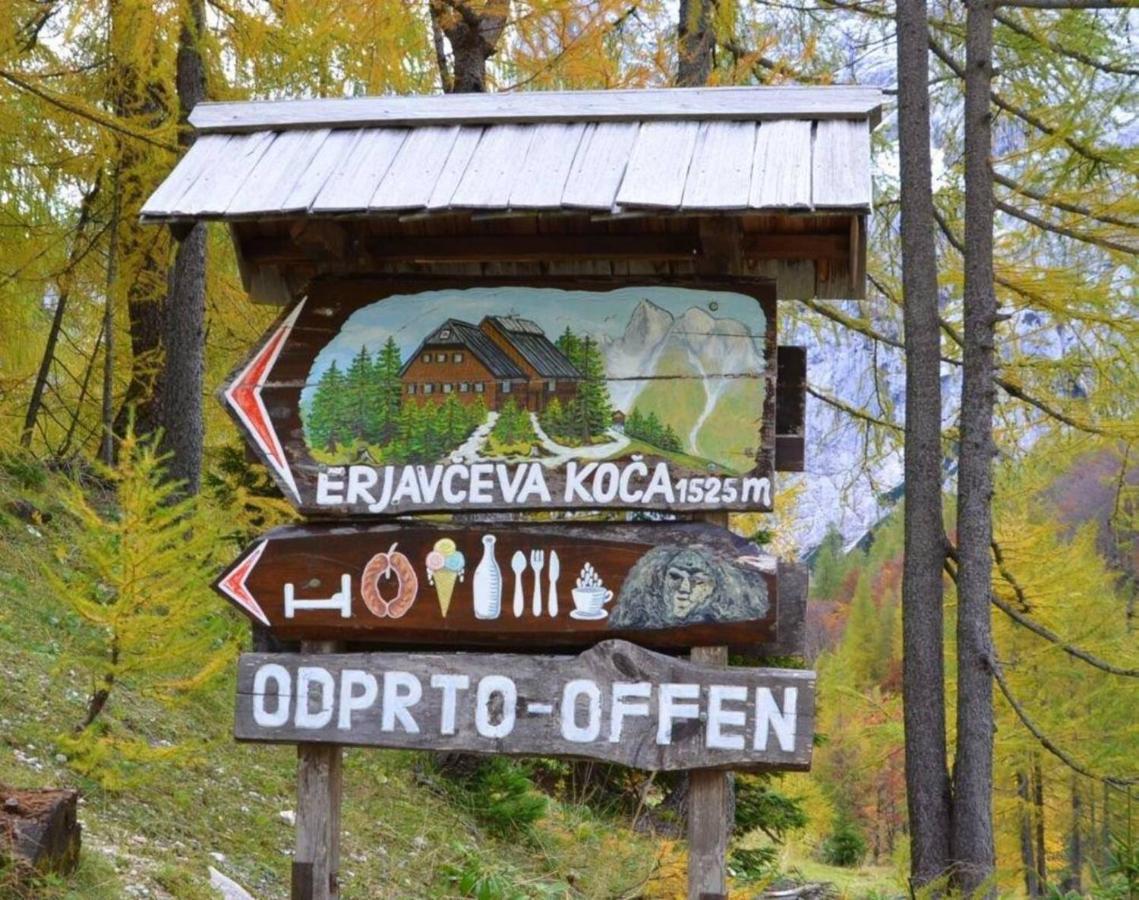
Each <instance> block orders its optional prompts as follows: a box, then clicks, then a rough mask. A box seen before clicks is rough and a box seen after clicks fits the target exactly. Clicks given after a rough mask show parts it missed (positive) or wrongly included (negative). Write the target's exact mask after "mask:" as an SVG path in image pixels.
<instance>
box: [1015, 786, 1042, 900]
mask: <svg viewBox="0 0 1139 900" xmlns="http://www.w3.org/2000/svg"><path fill="white" fill-rule="evenodd" d="M1016 796H1017V799H1018V800H1020V863H1021V866H1022V868H1023V869H1024V892H1025V894H1026V895H1027V896H1029V897H1036V896H1039V894H1040V888H1039V885H1038V882H1037V880H1036V859H1035V858H1034V854H1033V850H1032V812H1031V809H1032V807H1031V806H1030V805H1029V802H1028V775H1027V774H1026V773H1024V772H1017V773H1016Z"/></svg>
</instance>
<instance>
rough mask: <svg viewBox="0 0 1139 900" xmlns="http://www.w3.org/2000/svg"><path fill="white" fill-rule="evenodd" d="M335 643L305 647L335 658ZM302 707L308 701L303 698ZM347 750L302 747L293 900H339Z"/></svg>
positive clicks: (299, 749)
mask: <svg viewBox="0 0 1139 900" xmlns="http://www.w3.org/2000/svg"><path fill="white" fill-rule="evenodd" d="M338 649H340V647H339V645H338V644H336V643H335V642H333V641H306V642H304V643H303V644H302V645H301V650H302V652H305V653H332V652H335V651H336V650H338ZM298 702H303V698H298ZM342 761H343V748H341V747H339V746H337V745H335V744H298V745H297V829H296V850H295V851H294V853H293V877H292V894H291V897H292V900H336V898H337V897H339V896H340V885H339V878H340V793H341V783H342V781H341V764H342Z"/></svg>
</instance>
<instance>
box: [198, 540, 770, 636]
mask: <svg viewBox="0 0 1139 900" xmlns="http://www.w3.org/2000/svg"><path fill="white" fill-rule="evenodd" d="M777 582H778V579H777V576H776V562H775V559H774V558H773V557H771V556H767V555H764V554H762V553H761V552H760V550H759V548H758V547H756V546H755V545H754V544H752V543H750V542H749V541H747V540H745V539H743V538H740V537H737V536H736V535H733V534H732V533H731V532H729V531H727V530H726V529H723V528H718V527H716V526H714V525H708V524H704V523H653V524H632V523H607V524H605V525H592V526H591V525H568V524H554V523H550V524H534V525H524V524H520V523H514V522H511V523H509V524H508V525H507V524H504V523H498V524H493V523H489V524H486V525H480V526H478V527H475V526H460V525H429V524H425V523H421V522H396V523H392V524H385V525H374V526H370V527H368V526H363V525H359V526H353V527H346V526H335V525H301V526H290V527H287V528H281V529H277V530H276V531H272V532H270V533H269V534H268V535H266V536H265V537H264V538H263V539H262V540H260V541H258V542H257V543H256V544H254V545H253V546H252V547H250V548H249V549H248V550H247V551H246V552H245V553H244V554H243V555H242V557H241V558H240V559H238V561H237V562H235V563H234V564H233V566H231V567H230V568H229V569H228V570H227V571H226V572H225V574H223V575H222V576H221V578H219V579H218V581H217V582H216V583H215V585H214V587H215V588H216V589H217V591H218V592H219V593H221V594H222V595H223V596H224V597H226V598H227V599H229V600H230V601H232V602H233V603H234V604H236V605H237V606H238V608H239V609H241V610H242V612H244V613H245V614H246V615H248V616H249V617H250V618H252V619H254V620H255V621H259V622H261V623H263V624H265V625H268V626H270V627H271V628H272V630H273V632H274V634H276V635H277V636H278V637H281V638H283V639H286V640H287V639H290V638H292V639H306V640H341V641H367V642H379V643H388V644H391V643H397V644H403V645H405V646H415V645H442V646H448V647H464V646H467V647H480V646H481V647H499V648H513V649H521V650H534V649H543V648H549V647H585V646H589V645H591V644H595V643H597V642H598V641H599V640H604V639H606V638H610V637H622V638H625V639H628V640H635V641H637V642H638V643H642V644H647V645H650V646H654V647H661V648H666V647H671V648H683V647H692V646H699V645H704V644H724V643H730V644H733V645H737V646H738V645H748V646H749V647H751V648H752V649H754V650H756V651H757V652H762V651H763V648H764V646H765V645H767V644H771V643H773V642H774V640H775V638H776V632H777V620H778V619H777V605H778V604H777V599H778V583H777Z"/></svg>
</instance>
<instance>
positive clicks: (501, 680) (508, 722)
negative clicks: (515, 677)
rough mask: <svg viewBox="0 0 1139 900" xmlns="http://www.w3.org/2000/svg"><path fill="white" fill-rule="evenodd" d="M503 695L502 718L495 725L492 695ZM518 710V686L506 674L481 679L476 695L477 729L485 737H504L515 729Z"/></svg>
mask: <svg viewBox="0 0 1139 900" xmlns="http://www.w3.org/2000/svg"><path fill="white" fill-rule="evenodd" d="M494 694H498V695H499V696H500V697H502V710H501V713H502V715H501V718H500V719H499V720H498V724H497V725H495V724H493V723H492V722H491V721H490V713H491V697H492V695H494ZM495 705H497V704H495ZM517 710H518V688H517V687H515V685H514V682H513V681H512V680H511V679H509V678H507V677H506V676H505V675H487V676H486V677H485V678H483V679H481V680H480V681H479V687H478V691H477V692H476V695H475V730H476V731H478V733H479V734H481V735H482V736H483V737H488V738H503V737H506V736H507V735H508V734H510V732H512V731H513V730H514V717H515V715H516V714H517Z"/></svg>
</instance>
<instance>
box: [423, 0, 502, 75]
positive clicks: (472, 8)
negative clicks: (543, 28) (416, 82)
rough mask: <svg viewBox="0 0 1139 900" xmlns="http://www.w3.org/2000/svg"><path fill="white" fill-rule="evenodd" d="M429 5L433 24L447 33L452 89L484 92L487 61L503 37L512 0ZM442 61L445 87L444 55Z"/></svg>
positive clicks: (443, 0)
mask: <svg viewBox="0 0 1139 900" xmlns="http://www.w3.org/2000/svg"><path fill="white" fill-rule="evenodd" d="M428 8H429V10H430V12H431V21H432V27H433V28H438V29H439V30H440V31H441V32H442V33H443V34H444V35H446V37H447V40H448V41H449V42H450V44H451V55H452V57H453V61H454V66H453V69H454V73H453V75H451V76H450V82H451V88H450V89H451V90H452V91H453V92H454V93H456V94H474V93H482V92H483V91H485V90H486V61H487V60H488V59H490V57H491V56H493V55H494V52H495V50H497V49H498V42H499V41H500V40H501V39H502V32H503V30H504V29H505V28H506V18H507V15H508V13H509V12H510V2H509V0H481V2H478V0H430V4H429V7H428ZM439 64H440V78H441V80H442V83H443V86H444V89H446V88H447V81H448V76H447V73H446V72H445V59H443V58H442V57H441V56H440V60H439Z"/></svg>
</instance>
